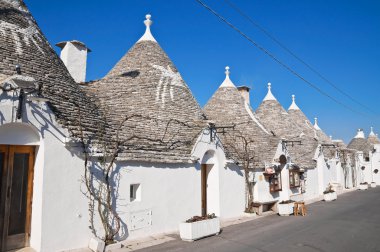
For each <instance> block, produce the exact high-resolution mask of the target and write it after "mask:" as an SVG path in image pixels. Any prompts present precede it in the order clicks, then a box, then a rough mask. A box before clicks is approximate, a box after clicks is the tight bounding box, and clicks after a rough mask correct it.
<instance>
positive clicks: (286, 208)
mask: <svg viewBox="0 0 380 252" xmlns="http://www.w3.org/2000/svg"><path fill="white" fill-rule="evenodd" d="M293 207H294V200H285V201H281V202H280V203H278V206H277V209H278V214H279V215H280V216H289V215H291V214H292V213H293Z"/></svg>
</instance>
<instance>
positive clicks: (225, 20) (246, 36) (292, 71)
mask: <svg viewBox="0 0 380 252" xmlns="http://www.w3.org/2000/svg"><path fill="white" fill-rule="evenodd" d="M195 1H197V2H198V3H199V4H201V5H202V6H203V7H204V8H205V9H207V10H208V11H210V12H211V13H212V14H214V15H215V16H216V17H218V18H219V19H220V20H221V21H223V22H224V23H226V24H227V25H228V26H229V27H231V28H232V29H234V30H235V31H236V32H238V33H239V34H240V35H242V36H243V37H244V38H245V39H247V40H248V41H249V42H250V43H251V44H253V45H254V46H255V47H257V48H258V49H259V50H261V51H262V52H264V53H265V54H266V55H268V56H269V57H270V58H272V59H273V60H274V61H276V62H277V63H278V64H279V65H281V66H282V67H284V68H285V69H286V70H288V71H289V72H290V73H292V74H293V75H295V76H296V77H298V78H299V79H300V80H302V81H303V82H305V83H306V84H308V85H309V86H310V87H312V88H313V89H315V90H317V91H318V92H319V93H320V94H322V95H324V96H326V97H328V98H329V99H330V100H332V101H334V102H335V103H337V104H338V105H340V106H342V107H344V108H346V109H347V110H350V111H351V112H353V113H356V114H359V115H362V116H364V117H369V118H370V116H368V115H367V114H364V113H361V112H359V111H357V110H355V109H353V108H351V107H350V106H348V105H346V104H344V103H342V102H340V101H339V100H337V99H336V98H334V97H332V96H331V95H329V94H328V93H327V92H325V91H323V90H322V89H321V88H319V87H318V86H316V85H315V84H313V83H312V82H310V81H308V80H306V79H305V78H304V77H303V76H302V75H300V74H299V73H297V72H296V71H295V70H293V69H292V68H291V67H289V66H288V65H286V64H285V63H283V62H282V61H280V60H279V59H277V57H276V56H274V55H273V54H272V53H271V52H269V51H268V50H267V49H265V48H264V47H262V46H261V45H259V44H258V43H257V42H255V41H254V40H253V39H251V38H250V37H249V36H248V35H246V34H245V33H244V32H242V31H241V30H240V29H238V28H237V27H236V26H234V25H233V24H232V23H230V22H229V21H227V19H226V18H224V17H223V16H221V15H220V14H219V13H217V12H216V11H214V10H213V9H211V8H210V7H209V6H207V5H206V4H205V3H203V2H202V1H201V0H195Z"/></svg>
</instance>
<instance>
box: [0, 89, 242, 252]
mask: <svg viewBox="0 0 380 252" xmlns="http://www.w3.org/2000/svg"><path fill="white" fill-rule="evenodd" d="M0 97H1V94H0ZM8 98H9V97H8ZM17 103H18V102H17V99H16V98H14V99H4V97H3V99H0V144H19V145H23V144H29V145H36V146H37V149H36V161H35V168H34V169H35V172H34V188H33V205H32V227H31V247H32V248H34V249H35V250H36V251H38V252H39V251H41V252H54V251H62V250H69V249H75V248H81V247H87V245H88V241H89V239H90V238H91V237H92V236H93V235H92V234H91V231H90V229H89V228H88V226H89V213H88V200H87V199H86V198H85V196H84V195H83V191H84V190H83V187H84V185H83V183H82V182H81V181H82V175H83V171H84V161H83V159H82V158H81V150H80V149H78V148H77V147H75V146H70V147H66V143H65V142H66V139H67V136H68V133H67V131H66V130H64V129H62V127H60V126H59V125H58V124H57V123H56V122H55V121H54V116H53V114H52V112H51V111H50V110H49V109H48V108H47V107H46V106H45V105H44V104H35V103H33V104H30V103H27V104H26V107H25V109H26V111H24V117H23V118H22V120H20V122H17V124H12V125H11V124H10V123H14V122H15V119H14V118H15V107H17ZM208 139H209V135H206V134H201V135H200V137H199V139H198V143H197V144H196V145H195V146H194V149H193V156H194V157H195V158H198V161H197V162H196V163H189V164H158V163H136V162H119V163H118V164H117V169H118V172H119V174H120V184H119V185H120V187H119V193H120V195H119V200H118V205H117V211H118V213H119V214H120V216H121V218H122V221H123V231H124V233H122V235H121V236H120V237H119V239H120V240H123V239H132V238H139V237H145V236H148V235H151V234H155V233H162V232H170V231H176V230H178V224H179V223H180V222H181V221H185V220H186V219H188V218H190V217H192V216H194V215H200V214H201V172H200V166H201V164H202V163H204V164H208V165H209V166H210V167H212V171H213V172H212V175H210V176H211V180H212V181H213V188H214V189H213V192H212V195H213V198H210V206H211V207H213V209H215V212H216V214H217V215H219V216H220V217H221V218H222V219H223V218H230V217H237V216H240V215H241V214H242V213H243V211H244V206H245V187H244V177H243V176H244V173H243V172H242V171H241V170H240V168H239V167H237V166H236V165H230V166H226V160H225V156H224V151H223V148H222V146H221V145H220V143H218V145H216V143H209V141H207V140H208ZM211 180H210V183H211ZM135 183H140V186H141V200H140V201H135V202H130V198H129V193H130V192H129V188H130V184H135ZM133 218H134V220H135V221H133ZM136 220H143V221H142V222H138V221H137V222H136ZM144 221H145V222H144ZM141 223H142V224H141ZM96 225H98V226H99V223H97V224H96ZM132 225H134V226H135V227H132ZM139 225H140V226H139Z"/></svg>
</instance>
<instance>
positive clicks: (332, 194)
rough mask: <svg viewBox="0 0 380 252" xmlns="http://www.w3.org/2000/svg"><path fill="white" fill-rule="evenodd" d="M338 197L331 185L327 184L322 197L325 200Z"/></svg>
mask: <svg viewBox="0 0 380 252" xmlns="http://www.w3.org/2000/svg"><path fill="white" fill-rule="evenodd" d="M337 198H338V196H337V194H336V192H335V191H334V189H333V187H332V185H329V186H328V187H327V188H326V190H325V191H324V192H323V199H324V200H325V201H326V202H329V201H333V200H336V199H337Z"/></svg>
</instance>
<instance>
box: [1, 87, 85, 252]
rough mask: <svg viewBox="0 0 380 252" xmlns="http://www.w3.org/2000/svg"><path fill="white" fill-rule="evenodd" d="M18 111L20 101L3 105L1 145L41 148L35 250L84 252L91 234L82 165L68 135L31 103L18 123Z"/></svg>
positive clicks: (33, 229)
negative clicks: (68, 145)
mask: <svg viewBox="0 0 380 252" xmlns="http://www.w3.org/2000/svg"><path fill="white" fill-rule="evenodd" d="M2 95H4V94H2ZM0 96H1V95H0ZM17 105H18V102H17V99H1V101H0V113H1V117H2V119H3V120H1V123H0V124H1V126H0V144H11V145H12V144H19V145H26V144H28V145H35V146H37V148H36V157H35V167H34V179H33V181H34V187H33V204H32V223H31V240H30V244H31V247H33V248H34V249H35V250H36V251H42V252H45V251H46V252H51V251H59V250H64V249H72V248H78V247H86V246H87V245H88V239H89V237H90V232H89V229H88V228H87V227H88V220H87V216H88V213H87V201H86V199H85V198H84V197H83V195H82V193H81V191H80V185H81V183H80V180H81V175H82V172H83V160H82V159H81V158H79V157H78V156H77V155H76V154H75V153H72V152H71V151H70V150H69V149H67V148H66V147H65V139H66V136H67V135H68V134H67V131H65V130H64V129H62V128H61V127H60V126H59V125H58V124H57V123H56V122H55V121H54V116H52V112H51V111H50V110H49V109H48V108H47V106H46V105H45V104H44V103H41V104H38V103H30V102H27V103H26V104H25V107H24V113H23V117H22V119H21V120H16V119H15V115H16V107H17ZM20 129H23V130H22V131H20ZM28 129H29V130H28ZM35 132H37V133H35ZM33 133H34V135H33ZM36 134H37V135H38V141H37V139H35V137H36Z"/></svg>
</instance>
